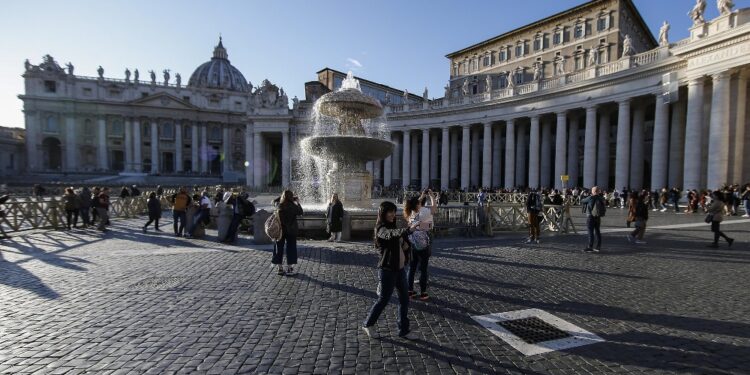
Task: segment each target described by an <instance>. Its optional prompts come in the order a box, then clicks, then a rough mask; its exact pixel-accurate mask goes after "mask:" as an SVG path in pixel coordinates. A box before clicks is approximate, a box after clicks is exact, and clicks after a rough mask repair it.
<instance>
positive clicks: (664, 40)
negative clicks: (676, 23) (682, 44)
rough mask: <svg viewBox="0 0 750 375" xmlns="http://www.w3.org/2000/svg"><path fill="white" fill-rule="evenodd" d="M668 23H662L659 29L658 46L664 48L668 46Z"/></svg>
mask: <svg viewBox="0 0 750 375" xmlns="http://www.w3.org/2000/svg"><path fill="white" fill-rule="evenodd" d="M669 28H670V26H669V22H667V21H664V23H663V24H662V25H661V28H660V29H659V45H660V46H662V47H664V46H668V45H669Z"/></svg>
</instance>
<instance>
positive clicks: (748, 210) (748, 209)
mask: <svg viewBox="0 0 750 375" xmlns="http://www.w3.org/2000/svg"><path fill="white" fill-rule="evenodd" d="M742 201H743V202H744V204H745V214H744V215H742V217H750V184H747V185H745V191H743V192H742Z"/></svg>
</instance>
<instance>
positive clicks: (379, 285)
mask: <svg viewBox="0 0 750 375" xmlns="http://www.w3.org/2000/svg"><path fill="white" fill-rule="evenodd" d="M382 292H383V285H382V284H380V282H378V289H377V290H376V291H375V294H377V295H378V297H380V294H381V293H382Z"/></svg>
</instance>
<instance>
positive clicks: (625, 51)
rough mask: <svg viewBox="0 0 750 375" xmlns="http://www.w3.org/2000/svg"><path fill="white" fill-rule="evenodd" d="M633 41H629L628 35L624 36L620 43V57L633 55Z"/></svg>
mask: <svg viewBox="0 0 750 375" xmlns="http://www.w3.org/2000/svg"><path fill="white" fill-rule="evenodd" d="M633 52H635V51H633V40H632V39H630V35H625V39H623V41H622V57H625V56H630V55H632V54H633Z"/></svg>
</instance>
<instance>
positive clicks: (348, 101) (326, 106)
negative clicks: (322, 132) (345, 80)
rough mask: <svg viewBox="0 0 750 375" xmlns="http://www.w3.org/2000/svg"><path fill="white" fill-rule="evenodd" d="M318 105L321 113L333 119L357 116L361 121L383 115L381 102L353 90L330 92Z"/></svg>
mask: <svg viewBox="0 0 750 375" xmlns="http://www.w3.org/2000/svg"><path fill="white" fill-rule="evenodd" d="M316 105H317V106H318V108H319V109H320V112H321V113H323V114H324V115H327V116H331V117H339V116H342V115H348V114H356V116H357V117H358V118H360V119H370V118H375V117H380V115H381V114H383V106H382V105H380V102H379V101H377V100H376V99H374V98H372V97H370V96H367V95H365V94H363V93H362V92H360V91H358V90H353V89H346V90H339V91H334V92H329V93H328V94H325V95H323V96H321V97H320V99H318V101H317V103H316Z"/></svg>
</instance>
